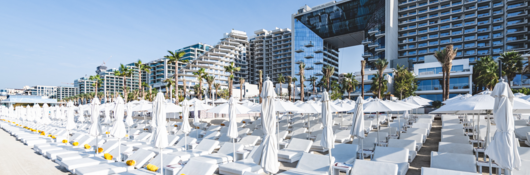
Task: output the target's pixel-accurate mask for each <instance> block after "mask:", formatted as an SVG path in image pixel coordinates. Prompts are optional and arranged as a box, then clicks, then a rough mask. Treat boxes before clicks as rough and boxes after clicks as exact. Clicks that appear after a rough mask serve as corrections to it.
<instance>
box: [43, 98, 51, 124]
mask: <svg viewBox="0 0 530 175" xmlns="http://www.w3.org/2000/svg"><path fill="white" fill-rule="evenodd" d="M49 114H50V110H49V107H48V104H46V103H44V104H43V105H42V120H41V123H42V124H44V125H48V124H50V123H52V120H50V117H49Z"/></svg>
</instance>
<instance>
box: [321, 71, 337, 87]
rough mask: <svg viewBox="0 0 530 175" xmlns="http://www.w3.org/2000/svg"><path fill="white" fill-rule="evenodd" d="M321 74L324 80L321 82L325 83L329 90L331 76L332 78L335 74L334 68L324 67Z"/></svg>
mask: <svg viewBox="0 0 530 175" xmlns="http://www.w3.org/2000/svg"><path fill="white" fill-rule="evenodd" d="M322 73H323V74H324V77H325V78H324V80H325V81H323V82H325V83H326V85H325V86H326V87H328V90H330V89H331V84H330V82H331V76H333V74H334V73H335V67H333V66H330V65H326V66H324V67H322Z"/></svg>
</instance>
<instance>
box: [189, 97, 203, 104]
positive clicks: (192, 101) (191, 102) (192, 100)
mask: <svg viewBox="0 0 530 175" xmlns="http://www.w3.org/2000/svg"><path fill="white" fill-rule="evenodd" d="M196 101H200V102H202V101H201V100H199V99H197V98H193V99H191V100H190V101H189V103H190V104H194V103H195V102H196Z"/></svg>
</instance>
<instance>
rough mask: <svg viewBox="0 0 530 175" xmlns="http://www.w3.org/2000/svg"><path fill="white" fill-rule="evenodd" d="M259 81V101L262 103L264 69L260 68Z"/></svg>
mask: <svg viewBox="0 0 530 175" xmlns="http://www.w3.org/2000/svg"><path fill="white" fill-rule="evenodd" d="M258 73H259V82H258V88H259V95H258V96H259V103H261V88H262V87H263V71H262V70H259V71H258Z"/></svg>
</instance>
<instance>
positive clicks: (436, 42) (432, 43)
mask: <svg viewBox="0 0 530 175" xmlns="http://www.w3.org/2000/svg"><path fill="white" fill-rule="evenodd" d="M429 45H430V46H434V45H438V41H431V42H429Z"/></svg>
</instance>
